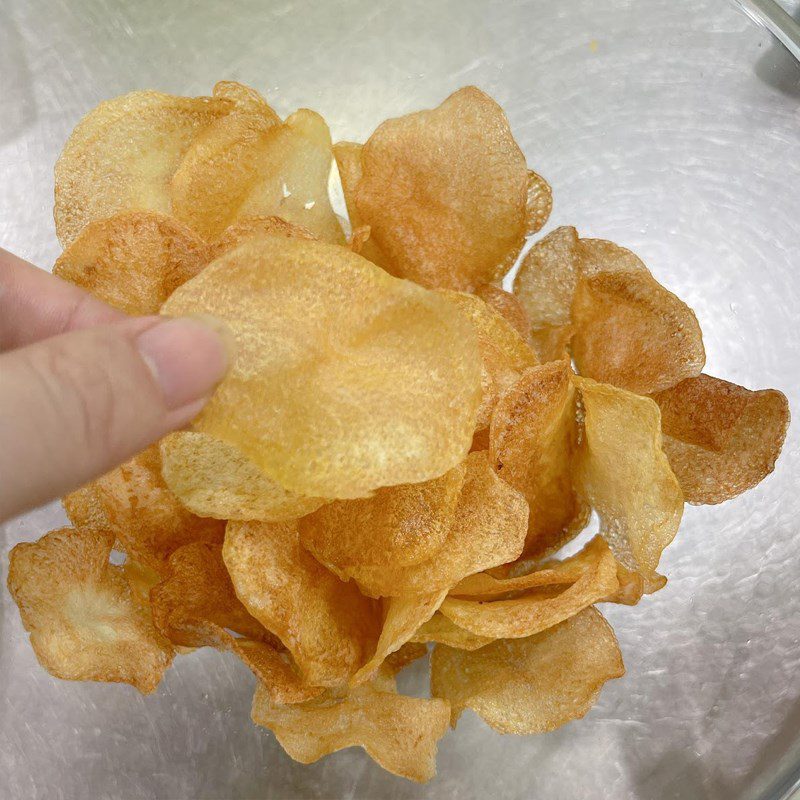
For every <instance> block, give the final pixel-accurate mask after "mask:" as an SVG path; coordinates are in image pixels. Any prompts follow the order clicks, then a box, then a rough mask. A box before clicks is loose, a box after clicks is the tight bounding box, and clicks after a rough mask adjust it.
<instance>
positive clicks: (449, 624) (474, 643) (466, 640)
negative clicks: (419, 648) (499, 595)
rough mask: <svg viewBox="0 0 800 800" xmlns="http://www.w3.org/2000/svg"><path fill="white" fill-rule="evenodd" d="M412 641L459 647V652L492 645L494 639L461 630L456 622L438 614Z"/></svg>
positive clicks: (422, 626)
mask: <svg viewBox="0 0 800 800" xmlns="http://www.w3.org/2000/svg"><path fill="white" fill-rule="evenodd" d="M411 641H412V642H420V643H422V644H426V643H428V642H439V643H440V644H446V645H448V646H449V647H457V648H458V649H459V650H477V649H478V648H479V647H485V646H486V645H487V644H490V643H491V642H493V641H494V639H493V638H492V637H491V636H478V635H477V634H474V633H470V632H469V631H467V630H464V628H459V627H458V625H456V624H455V622H453V621H451V620H449V619H448V618H447V617H446V616H444V614H440V613H439V612H437V613H435V614H434V615H433V616H432V617H431V618H430V619H429V620H428V621H427V622H426V623H424V624H423V625H421V626H420V627H419V628H418V629H417V632H416V633H415V634H414V635H413V636H412V637H411Z"/></svg>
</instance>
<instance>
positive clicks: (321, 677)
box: [223, 522, 381, 686]
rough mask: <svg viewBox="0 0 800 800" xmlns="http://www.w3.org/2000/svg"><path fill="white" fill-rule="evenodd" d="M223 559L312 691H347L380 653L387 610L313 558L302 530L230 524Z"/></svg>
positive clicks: (240, 593)
mask: <svg viewBox="0 0 800 800" xmlns="http://www.w3.org/2000/svg"><path fill="white" fill-rule="evenodd" d="M223 558H224V560H225V566H226V567H227V568H228V572H229V573H230V576H231V579H232V581H233V585H234V587H235V589H236V594H237V595H238V597H239V599H240V600H241V601H242V602H243V603H244V605H245V607H246V608H247V610H248V611H249V612H250V613H251V614H252V615H253V616H254V617H255V618H256V619H257V620H258V621H259V622H261V624H262V625H264V627H265V628H267V630H269V631H272V633H274V634H275V635H276V636H277V637H278V638H279V639H280V640H281V641H282V642H283V644H284V645H285V646H286V647H287V648H288V649H289V651H290V652H291V654H292V655H293V656H294V660H295V662H296V663H297V666H298V668H299V670H300V673H301V675H302V676H303V678H304V679H305V680H306V682H307V683H309V684H312V685H315V686H336V685H338V684H341V683H344V682H346V681H348V680H349V679H350V678H351V677H352V676H353V675H354V674H355V673H356V672H357V670H358V669H359V668H360V667H361V666H362V664H364V663H366V661H367V660H368V659H369V658H370V657H371V656H372V654H373V653H374V652H375V646H376V644H377V641H378V636H379V633H380V624H381V612H380V605H379V604H378V603H377V602H376V601H374V600H370V599H368V598H366V597H364V596H363V595H362V594H361V593H360V592H359V591H358V588H357V587H356V585H355V584H354V583H352V582H349V583H345V582H344V581H340V580H339V579H338V578H337V577H336V576H335V575H333V574H332V573H330V572H329V571H328V570H327V569H325V567H323V566H322V564H320V563H319V562H317V561H316V560H315V559H314V557H313V556H311V555H310V554H309V553H307V552H306V551H305V550H304V549H303V548H302V547H301V546H300V537H299V534H298V531H297V524H296V523H266V522H229V523H228V527H227V531H226V533H225V546H224V548H223Z"/></svg>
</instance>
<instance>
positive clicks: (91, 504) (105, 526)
mask: <svg viewBox="0 0 800 800" xmlns="http://www.w3.org/2000/svg"><path fill="white" fill-rule="evenodd" d="M61 502H62V504H63V506H64V511H65V513H66V515H67V519H69V521H70V522H71V523H72V526H73V527H75V528H91V529H94V530H96V531H102V532H105V533H111V534H112V535H114V531H113V529H112V524H111V520H110V519H109V518H108V515H107V514H106V511H105V508H104V506H103V502H102V499H101V496H100V492H99V490H98V488H97V483H96V481H93V482H92V483H87V484H86V485H85V486H81V488H80V489H76V490H75V491H74V492H70V493H69V494H68V495H65V496H64V497H62V498H61Z"/></svg>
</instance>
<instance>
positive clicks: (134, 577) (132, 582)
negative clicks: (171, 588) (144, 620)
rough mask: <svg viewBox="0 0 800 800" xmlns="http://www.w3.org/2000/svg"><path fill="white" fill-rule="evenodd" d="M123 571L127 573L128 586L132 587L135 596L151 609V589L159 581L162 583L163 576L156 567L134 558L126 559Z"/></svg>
mask: <svg viewBox="0 0 800 800" xmlns="http://www.w3.org/2000/svg"><path fill="white" fill-rule="evenodd" d="M122 573H123V575H125V580H126V581H128V586H130V587H131V592H133V596H134V598H135V599H136V600H138V601H140V602H141V603H142V605H145V606H147V608H148V609H149V608H150V590H151V589H152V588H153V587H154V586H155V585H156V584H157V583H161V576H160V575H159V574H158V573H157V572H156V571H155V570H154V569H150V567H146V566H145V565H144V564H140V563H139V562H138V561H134V560H133V559H132V558H126V559H125V563H124V564H123V565H122Z"/></svg>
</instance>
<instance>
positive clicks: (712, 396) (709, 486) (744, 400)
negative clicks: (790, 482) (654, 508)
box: [653, 375, 789, 503]
mask: <svg viewBox="0 0 800 800" xmlns="http://www.w3.org/2000/svg"><path fill="white" fill-rule="evenodd" d="M653 399H654V400H655V401H656V403H658V405H659V407H660V409H661V430H662V431H663V433H664V452H665V453H666V454H667V458H669V463H670V466H671V467H672V469H673V471H674V472H675V476H676V477H677V478H678V482H679V483H680V485H681V489H683V493H684V496H685V497H686V501H687V502H689V503H721V502H723V501H724V500H728V499H730V498H731V497H736V495H738V494H741V493H742V492H744V491H746V490H747V489H750V488H751V487H753V486H755V485H756V484H757V483H759V482H760V481H762V480H763V479H764V478H765V477H766V476H767V475H769V473H770V472H772V470H773V469H774V468H775V460H776V459H777V458H778V455H779V453H780V451H781V447H782V445H783V440H784V438H785V436H786V428H787V426H788V424H789V404H788V403H787V401H786V397H785V396H784V395H783V394H781V392H779V391H777V390H776V389H762V390H760V391H755V392H754V391H750V390H749V389H745V388H744V387H742V386H737V385H736V384H735V383H728V381H723V380H721V379H720V378H712V377H711V376H710V375H699V376H698V377H696V378H688V379H687V380H685V381H681V383H679V384H678V385H677V386H674V387H673V388H672V389H667V390H666V391H663V392H660V393H658V394H655V395H653Z"/></svg>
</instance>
